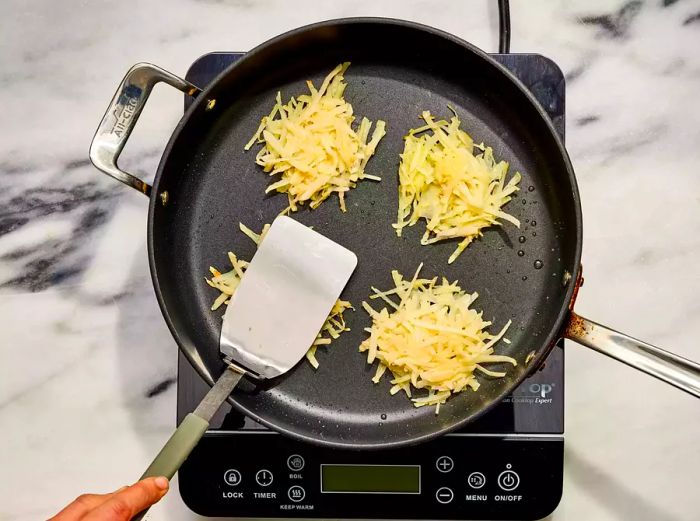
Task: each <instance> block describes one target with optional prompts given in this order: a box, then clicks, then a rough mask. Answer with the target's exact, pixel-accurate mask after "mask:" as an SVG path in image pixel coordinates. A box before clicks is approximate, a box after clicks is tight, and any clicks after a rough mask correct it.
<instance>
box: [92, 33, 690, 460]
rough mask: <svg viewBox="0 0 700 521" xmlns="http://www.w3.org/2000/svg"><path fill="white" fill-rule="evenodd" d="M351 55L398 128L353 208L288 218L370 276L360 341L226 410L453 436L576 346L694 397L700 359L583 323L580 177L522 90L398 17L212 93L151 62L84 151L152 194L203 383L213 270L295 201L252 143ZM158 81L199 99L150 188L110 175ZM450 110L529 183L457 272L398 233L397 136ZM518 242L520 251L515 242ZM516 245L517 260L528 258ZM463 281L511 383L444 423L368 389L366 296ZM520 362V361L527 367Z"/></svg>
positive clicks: (342, 435)
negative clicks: (363, 348) (424, 117)
mask: <svg viewBox="0 0 700 521" xmlns="http://www.w3.org/2000/svg"><path fill="white" fill-rule="evenodd" d="M343 61H350V62H352V65H351V66H350V68H349V69H348V71H347V73H346V79H347V82H348V87H347V89H346V92H345V97H346V99H347V100H348V101H349V102H350V103H352V105H353V107H354V111H355V114H357V115H359V116H367V117H368V118H370V119H371V120H372V121H376V120H377V119H383V120H385V121H386V122H387V130H388V132H387V135H386V137H385V138H384V139H383V141H382V142H381V143H380V145H379V147H378V150H377V153H376V156H375V157H374V158H373V159H371V161H370V163H369V166H368V168H367V172H368V173H370V174H374V175H379V176H381V177H382V178H383V180H382V181H381V182H380V183H374V182H371V181H364V182H362V183H360V184H359V185H358V187H357V188H356V189H354V190H352V191H351V192H350V193H349V194H347V197H346V201H347V205H348V211H347V213H342V212H341V211H340V210H339V208H338V205H337V202H336V201H335V200H328V201H326V202H325V203H324V204H322V205H321V207H320V208H319V209H317V210H313V211H309V210H307V209H305V210H302V211H300V212H297V213H295V214H293V217H294V218H295V219H297V220H299V221H301V222H302V223H304V224H307V225H312V226H314V228H315V229H316V230H318V231H319V232H321V233H323V234H324V235H326V236H328V237H330V238H331V239H333V240H334V241H337V242H338V243H340V244H342V245H344V246H346V247H347V248H349V249H351V250H352V251H354V252H355V253H356V254H357V256H358V258H359V266H358V268H357V270H356V272H355V274H354V276H353V277H352V279H351V280H350V282H349V284H348V286H347V287H346V289H345V291H344V293H343V298H344V299H346V300H350V301H351V302H352V303H353V304H354V305H355V307H356V309H357V311H355V312H354V313H349V314H347V315H348V324H349V326H350V328H351V329H352V331H351V332H348V333H345V334H344V335H342V336H341V338H340V339H339V340H337V341H335V342H334V343H333V344H332V345H331V346H330V347H329V348H328V349H327V350H324V349H321V350H319V353H318V354H317V357H318V359H319V362H320V368H319V369H318V370H313V369H312V368H311V367H310V365H308V364H307V363H306V362H302V363H301V364H300V365H299V366H298V367H297V368H296V369H295V370H294V371H293V372H291V373H290V374H289V375H288V376H286V377H284V378H283V379H282V380H279V381H276V382H274V383H273V384H272V385H270V386H269V387H265V388H261V387H259V386H256V385H254V384H253V383H252V382H248V386H247V387H245V386H244V387H243V388H242V389H241V390H237V391H236V392H235V393H234V394H233V395H232V396H231V397H230V401H231V403H232V404H233V406H234V407H236V408H238V409H239V410H241V411H242V412H244V413H245V414H247V415H249V416H250V417H252V418H254V419H255V420H257V421H259V422H261V423H263V424H265V425H267V426H269V427H271V428H273V429H276V430H278V431H280V432H282V433H285V434H288V435H290V436H293V437H295V438H298V439H302V440H305V441H309V442H314V443H320V444H325V445H331V446H338V447H352V448H380V447H389V446H398V445H404V444H409V443H416V442H420V441H423V440H427V439H429V438H432V437H435V436H438V435H440V434H442V433H445V432H448V431H451V430H453V429H456V428H458V427H459V426H461V425H464V424H465V423H467V422H469V421H471V420H473V419H474V418H476V417H478V416H479V415H481V414H483V413H484V412H485V411H487V410H488V409H489V408H490V407H491V406H493V405H494V404H496V403H498V402H499V401H500V400H501V399H502V398H503V397H504V396H505V395H507V394H508V393H509V392H510V391H512V390H513V389H514V388H515V387H516V386H517V385H518V384H519V383H520V382H521V381H522V380H523V379H524V378H525V377H526V376H527V375H528V374H529V373H531V372H532V371H533V370H535V369H536V368H537V367H538V366H539V365H540V364H541V363H542V361H543V360H544V359H545V357H546V356H547V354H548V353H549V351H550V349H551V347H552V346H553V345H554V344H555V342H556V341H557V340H558V339H559V338H561V337H562V336H565V337H567V338H570V339H572V340H575V341H577V342H579V343H581V344H584V345H586V346H588V347H592V348H593V349H596V350H598V351H601V352H603V353H605V354H607V355H609V356H612V357H613V358H617V359H618V360H620V361H622V362H625V363H627V364H629V365H632V366H635V367H637V368H638V369H641V370H643V371H646V372H647V373H649V374H652V375H654V376H656V377H658V378H660V379H662V380H665V381H667V382H669V383H671V384H673V385H675V386H677V387H679V388H681V389H683V390H685V391H688V392H690V393H692V394H694V395H696V396H700V366H699V365H698V364H696V363H694V362H690V361H688V360H685V359H683V358H680V357H678V356H675V355H673V354H670V353H667V352H665V351H662V350H660V349H658V348H656V347H653V346H650V345H648V344H645V343H643V342H640V341H638V340H634V339H632V338H630V337H627V336H626V335H623V334H620V333H617V332H614V331H612V330H610V329H608V328H606V327H604V326H600V325H598V324H595V323H593V322H590V321H588V320H586V319H583V318H581V317H579V316H577V315H575V314H574V313H573V311H571V308H572V306H573V303H574V300H575V295H576V291H577V290H578V287H579V284H580V282H581V280H582V279H581V273H580V260H581V242H582V228H581V220H582V217H581V206H580V202H579V195H578V189H577V187H576V180H575V177H574V172H573V169H572V167H571V163H570V162H569V158H568V156H567V153H566V150H565V149H564V147H563V145H562V143H561V141H560V140H559V138H558V137H557V134H556V133H555V131H554V129H553V127H552V124H551V122H550V121H549V119H548V118H547V116H546V115H545V113H544V111H543V110H542V108H541V107H540V106H539V105H538V104H537V102H536V101H535V100H534V98H533V97H532V96H531V95H530V94H529V93H528V92H527V90H526V89H525V88H524V87H523V85H522V84H521V83H520V82H519V81H518V80H517V79H516V78H515V77H513V76H512V75H511V74H510V73H509V72H508V71H507V70H506V69H504V68H503V67H502V66H500V65H499V64H497V63H496V62H495V61H494V60H492V59H491V58H489V57H488V56H487V55H486V54H485V53H483V52H482V51H480V50H479V49H477V48H475V47H473V46H471V45H470V44H468V43H466V42H464V41H462V40H460V39H458V38H456V37H454V36H451V35H449V34H446V33H444V32H441V31H438V30H436V29H432V28H429V27H425V26H421V25H417V24H414V23H409V22H402V21H395V20H388V19H347V20H335V21H329V22H324V23H320V24H315V25H311V26H308V27H303V28H300V29H297V30H294V31H291V32H289V33H286V34H284V35H281V36H279V37H276V38H274V39H272V40H270V41H268V42H266V43H264V44H263V45H261V46H259V47H257V48H256V49H254V50H252V51H251V52H249V53H247V54H246V55H245V57H243V58H242V59H241V60H240V61H238V62H236V63H235V64H233V65H232V66H230V67H229V68H228V69H227V70H225V71H224V72H223V73H222V74H221V75H219V77H218V78H217V79H216V80H215V81H213V82H212V83H211V85H210V86H209V87H208V88H207V89H206V90H205V91H203V92H202V91H200V90H199V89H198V88H197V87H196V86H193V85H191V84H189V83H188V82H186V81H184V80H182V79H180V78H178V77H176V76H173V75H172V74H170V73H168V72H166V71H163V70H162V69H159V68H157V67H154V66H152V65H149V64H140V65H137V66H135V67H133V68H132V69H131V70H130V71H129V72H128V74H127V76H126V77H125V79H124V81H123V83H122V84H121V86H120V87H119V90H118V91H117V93H116V95H115V97H114V99H113V101H112V104H111V106H110V107H109V109H108V111H107V113H106V114H105V117H104V119H103V121H102V123H101V125H100V127H99V129H98V131H97V134H96V136H95V139H94V141H93V143H92V147H91V150H90V157H91V159H92V161H93V163H94V164H95V166H97V167H98V168H99V169H101V170H103V171H104V172H106V173H108V174H110V175H112V176H114V177H115V178H117V179H119V180H120V181H122V182H124V183H127V184H129V185H130V186H133V187H135V188H137V189H138V190H140V191H142V192H143V193H145V194H146V195H148V196H149V197H150V208H149V213H148V253H149V259H150V267H151V273H152V276H153V282H154V286H155V291H156V294H157V297H158V301H159V303H160V306H161V309H162V311H163V315H164V316H165V319H166V321H167V323H168V326H169V327H170V330H171V331H172V333H173V335H174V337H175V339H176V341H177V343H178V345H179V346H180V349H182V351H183V352H184V353H185V355H186V356H187V357H188V359H189V360H190V362H191V363H192V364H193V365H194V367H195V368H196V369H197V370H198V371H199V372H200V374H201V375H202V377H204V378H205V379H206V380H207V381H208V382H210V383H211V382H212V380H213V378H215V377H217V376H218V375H219V374H221V372H222V370H223V367H224V366H223V363H222V362H221V360H220V359H219V348H218V341H219V334H220V328H221V311H219V312H217V313H214V312H211V311H209V307H210V305H211V302H212V300H213V298H214V297H215V296H216V292H215V291H214V290H212V289H211V288H209V287H208V286H207V285H206V284H205V283H204V277H205V275H207V270H208V267H209V266H210V265H217V266H226V262H227V261H226V252H227V251H228V250H231V251H234V252H236V253H237V254H238V255H239V256H240V257H242V258H244V259H250V258H252V255H253V253H254V245H253V244H252V243H251V242H250V241H249V239H247V238H246V237H244V236H243V235H242V234H241V233H239V232H238V231H237V229H238V223H239V222H242V223H244V224H246V225H247V226H249V227H250V228H252V229H254V230H259V229H260V228H262V226H263V224H265V223H270V222H272V220H273V218H274V217H275V216H276V215H277V214H278V213H279V212H280V211H281V210H282V209H284V208H285V206H286V196H285V195H270V196H265V195H264V191H265V188H266V186H267V184H268V183H269V182H270V181H269V177H268V176H267V175H266V174H264V173H263V172H262V171H261V169H260V167H258V166H257V165H255V163H254V155H255V151H251V152H247V153H245V152H244V151H243V146H244V144H245V143H246V142H247V141H248V140H249V139H250V137H251V136H252V135H253V133H254V132H255V130H256V128H257V126H258V124H259V122H260V118H261V117H262V116H264V115H267V114H268V112H269V111H270V109H271V107H272V104H273V100H274V97H275V94H276V93H277V91H278V90H281V91H282V95H283V98H285V99H288V98H289V97H290V96H292V95H297V94H299V93H302V92H305V90H306V87H305V81H306V80H308V79H311V80H313V81H314V82H315V83H316V84H317V85H318V83H319V82H320V81H321V80H322V78H323V77H324V76H325V75H326V74H327V73H328V72H329V71H330V70H331V69H332V68H333V67H334V66H335V65H337V64H338V63H340V62H343ZM159 81H163V82H165V83H168V84H170V85H172V86H174V87H177V88H179V89H181V90H183V91H185V92H187V93H188V94H190V95H192V96H196V98H197V99H196V100H195V102H194V103H193V104H192V106H191V107H190V109H189V110H188V111H187V113H186V114H185V115H184V117H183V118H182V120H181V121H180V123H179V124H178V126H177V128H176V129H175V131H174V133H173V135H172V138H171V139H170V142H169V143H168V145H167V147H166V149H165V152H164V154H163V157H162V159H161V162H160V165H159V167H158V172H157V175H156V178H155V181H154V184H153V187H152V188H151V187H150V186H149V185H148V184H146V183H144V182H143V181H140V180H139V179H136V178H135V177H133V176H131V175H130V174H128V173H126V172H123V171H122V170H120V169H119V168H118V167H117V165H116V160H117V158H118V156H119V153H120V152H121V150H122V148H123V146H124V144H125V142H126V140H127V138H128V136H129V134H130V132H131V129H132V128H133V126H134V124H135V122H136V119H137V118H138V115H139V114H140V112H141V110H142V108H143V105H144V103H145V101H146V99H147V97H148V95H149V93H150V91H151V88H152V87H153V85H154V84H155V83H157V82H159ZM448 104H450V105H451V106H452V107H454V108H455V110H456V111H457V113H458V114H459V116H460V118H461V120H462V124H463V128H464V129H465V130H466V131H467V132H468V133H469V134H471V135H472V136H473V137H474V139H475V141H476V142H480V141H483V142H485V143H487V144H489V145H491V146H492V147H493V149H494V153H495V156H496V157H497V158H498V159H505V160H507V161H509V162H510V165H511V166H510V168H511V172H515V171H516V170H517V171H520V172H521V173H522V176H523V179H522V181H521V183H520V187H521V190H520V192H519V194H518V196H517V198H515V199H514V200H513V201H511V202H510V203H509V204H508V206H507V207H506V210H507V211H508V212H509V213H511V214H513V215H514V216H515V217H517V218H518V219H519V220H520V221H521V223H523V229H517V228H516V227H514V226H512V225H510V224H508V223H505V224H504V225H503V227H494V228H492V229H490V230H488V231H486V233H485V234H484V237H483V238H482V239H481V240H478V241H476V242H474V243H473V244H472V245H470V246H469V248H467V250H466V251H465V252H464V253H463V254H462V255H461V256H460V257H459V258H458V259H457V261H456V262H454V263H453V264H451V265H448V264H447V258H448V257H449V255H450V253H451V252H452V250H453V249H454V247H455V244H454V243H438V244H436V245H431V246H420V244H419V238H420V236H421V234H422V233H423V226H422V225H416V226H415V227H413V228H410V229H406V230H405V233H404V237H402V238H398V237H396V234H395V233H394V230H393V229H392V227H391V223H392V222H394V221H395V219H396V210H397V199H398V194H397V169H398V162H399V153H401V151H402V150H403V141H402V137H403V136H404V135H405V134H406V133H407V131H408V130H409V129H410V128H412V127H416V126H419V125H420V124H421V121H420V120H419V115H420V113H421V112H422V111H423V110H430V111H431V112H432V113H433V114H434V115H436V116H448V115H449V112H448V108H447V105H448ZM521 236H523V237H525V242H521V240H522V239H520V237H521ZM521 252H522V253H521ZM421 262H423V263H425V267H424V269H423V272H422V273H423V275H426V276H435V275H439V276H445V277H447V278H448V279H450V280H455V279H458V280H459V281H460V284H461V286H462V287H463V288H465V289H466V290H468V291H478V293H479V294H480V297H479V299H478V300H477V302H476V306H475V307H476V308H478V309H483V310H484V314H485V316H486V317H488V318H489V319H491V320H493V323H494V326H493V327H494V329H500V328H501V327H502V326H503V325H504V324H505V322H506V321H507V320H509V319H510V320H512V321H513V325H512V326H511V329H510V330H509V333H508V335H507V336H508V337H509V338H510V340H511V341H512V343H511V344H510V345H507V344H504V343H501V344H499V345H500V348H499V352H501V353H504V354H508V355H510V356H512V357H514V358H515V359H516V360H518V362H519V363H518V365H517V367H514V368H512V367H510V366H508V367H507V372H508V376H507V377H505V378H493V379H492V378H481V383H482V385H481V387H480V389H479V391H478V392H463V393H461V394H459V395H457V396H454V397H452V398H451V399H450V400H449V401H448V402H447V404H446V405H444V406H443V407H442V408H441V409H440V414H439V415H437V416H436V414H435V410H434V409H433V408H432V407H423V408H414V407H413V405H412V404H411V402H410V401H408V399H407V398H406V397H405V396H403V395H402V394H398V395H395V396H390V395H389V388H390V384H389V382H388V380H389V379H388V378H385V380H384V381H382V382H381V383H380V384H378V385H375V384H373V383H372V382H371V377H372V376H373V374H374V371H375V367H374V366H369V365H367V363H366V359H365V355H364V354H361V353H359V352H358V346H359V344H360V343H361V342H362V340H363V339H364V338H365V337H366V333H365V332H364V331H363V328H364V327H367V326H368V325H369V323H370V320H369V317H368V316H367V314H366V313H365V312H364V311H362V309H361V307H360V303H361V302H362V301H363V300H366V299H367V298H368V297H369V294H370V286H376V287H379V288H389V287H390V283H391V278H390V271H391V270H392V269H398V270H400V271H401V272H402V273H404V274H405V275H407V276H409V275H410V274H413V272H414V271H415V270H416V267H417V266H418V265H419V264H420V263H421ZM526 361H527V362H526Z"/></svg>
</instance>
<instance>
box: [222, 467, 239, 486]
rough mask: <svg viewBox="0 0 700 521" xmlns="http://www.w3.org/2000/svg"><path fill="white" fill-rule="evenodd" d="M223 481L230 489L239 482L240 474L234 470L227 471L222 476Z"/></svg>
mask: <svg viewBox="0 0 700 521" xmlns="http://www.w3.org/2000/svg"><path fill="white" fill-rule="evenodd" d="M224 481H225V482H226V484H227V485H228V486H230V487H235V486H237V485H238V484H239V483H240V482H241V473H240V472H238V471H237V470H236V469H229V470H227V471H226V473H225V474H224Z"/></svg>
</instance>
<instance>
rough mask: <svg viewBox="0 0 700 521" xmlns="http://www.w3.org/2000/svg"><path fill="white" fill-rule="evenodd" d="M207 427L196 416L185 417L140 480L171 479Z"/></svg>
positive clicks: (134, 519) (139, 517)
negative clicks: (163, 477) (161, 477)
mask: <svg viewBox="0 0 700 521" xmlns="http://www.w3.org/2000/svg"><path fill="white" fill-rule="evenodd" d="M208 427H209V422H208V421H206V420H204V419H202V418H200V417H199V416H197V415H196V414H193V413H190V414H188V415H187V416H185V419H184V420H182V423H181V424H180V426H179V427H178V428H177V430H176V431H175V432H174V433H173V435H172V436H170V439H169V440H168V441H167V442H166V443H165V445H164V446H163V448H162V449H161V450H160V452H159V453H158V455H157V456H156V457H155V459H154V460H153V462H152V463H151V464H150V465H149V466H148V468H147V469H146V472H144V473H143V475H142V476H141V479H144V478H150V477H157V476H165V477H166V478H168V479H170V478H172V477H173V476H174V475H175V473H176V472H177V470H178V469H179V468H180V466H181V465H182V464H183V463H184V462H185V460H186V459H187V456H189V455H190V452H192V449H194V448H195V447H196V446H197V443H199V440H200V439H201V438H202V436H203V435H204V433H205V432H206V430H207V428H208ZM146 512H148V509H146V510H144V511H143V512H141V513H139V514H137V515H136V516H134V517H133V518H132V521H139V520H141V519H143V517H144V516H145V515H146Z"/></svg>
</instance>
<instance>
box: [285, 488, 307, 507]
mask: <svg viewBox="0 0 700 521" xmlns="http://www.w3.org/2000/svg"><path fill="white" fill-rule="evenodd" d="M287 497H289V499H291V500H292V501H294V502H295V503H299V501H303V500H304V497H306V491H305V490H304V489H303V488H301V487H300V486H299V485H294V486H293V487H291V488H290V489H289V490H288V491H287Z"/></svg>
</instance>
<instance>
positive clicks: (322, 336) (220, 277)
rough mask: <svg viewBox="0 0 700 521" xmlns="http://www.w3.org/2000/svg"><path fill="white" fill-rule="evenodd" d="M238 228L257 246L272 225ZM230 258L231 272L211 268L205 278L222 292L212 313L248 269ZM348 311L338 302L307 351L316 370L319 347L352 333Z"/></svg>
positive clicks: (222, 302)
mask: <svg viewBox="0 0 700 521" xmlns="http://www.w3.org/2000/svg"><path fill="white" fill-rule="evenodd" d="M238 227H239V229H240V230H241V232H243V233H244V234H245V235H246V236H247V237H249V238H250V239H251V240H252V241H253V242H254V243H255V244H257V245H259V244H260V242H262V240H263V239H264V238H265V235H266V234H267V231H268V230H269V229H270V225H269V224H266V225H265V226H263V229H262V231H261V232H260V233H259V234H258V233H255V232H254V231H253V230H251V229H250V228H248V227H247V226H246V225H244V224H243V223H239V224H238ZM228 258H229V262H230V263H231V268H232V269H231V270H230V271H227V272H226V273H221V272H220V271H219V270H218V269H216V268H214V267H210V268H209V271H210V273H211V274H212V277H211V278H210V279H207V278H205V280H206V281H207V284H209V285H210V286H211V287H212V288H215V289H217V290H218V291H219V292H220V294H219V296H218V297H216V299H215V300H214V303H213V304H212V306H211V310H212V311H216V310H217V309H219V308H220V307H221V306H222V305H223V304H228V303H229V301H230V299H231V296H232V295H233V294H234V293H235V292H236V288H238V285H239V284H240V283H241V279H242V278H243V275H244V274H245V270H246V268H247V267H248V263H247V262H246V261H243V260H240V259H238V258H237V257H236V255H235V254H234V253H232V252H228ZM348 309H354V308H353V307H352V304H350V302H347V301H345V300H338V301H337V302H336V303H335V305H334V306H333V309H332V310H331V312H330V313H329V315H328V318H327V319H326V321H325V322H324V324H323V327H322V328H321V331H320V332H319V333H318V336H317V337H316V340H314V343H313V344H312V345H311V347H310V348H309V350H308V351H307V353H306V358H307V360H308V361H309V363H310V364H311V365H312V366H313V368H314V369H318V360H317V359H316V349H317V348H318V346H321V345H328V344H330V343H331V342H332V341H333V340H335V339H336V338H338V337H339V336H340V335H341V333H343V332H345V331H350V328H348V327H347V326H346V325H345V318H344V317H343V313H344V312H345V311H347V310H348Z"/></svg>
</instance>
